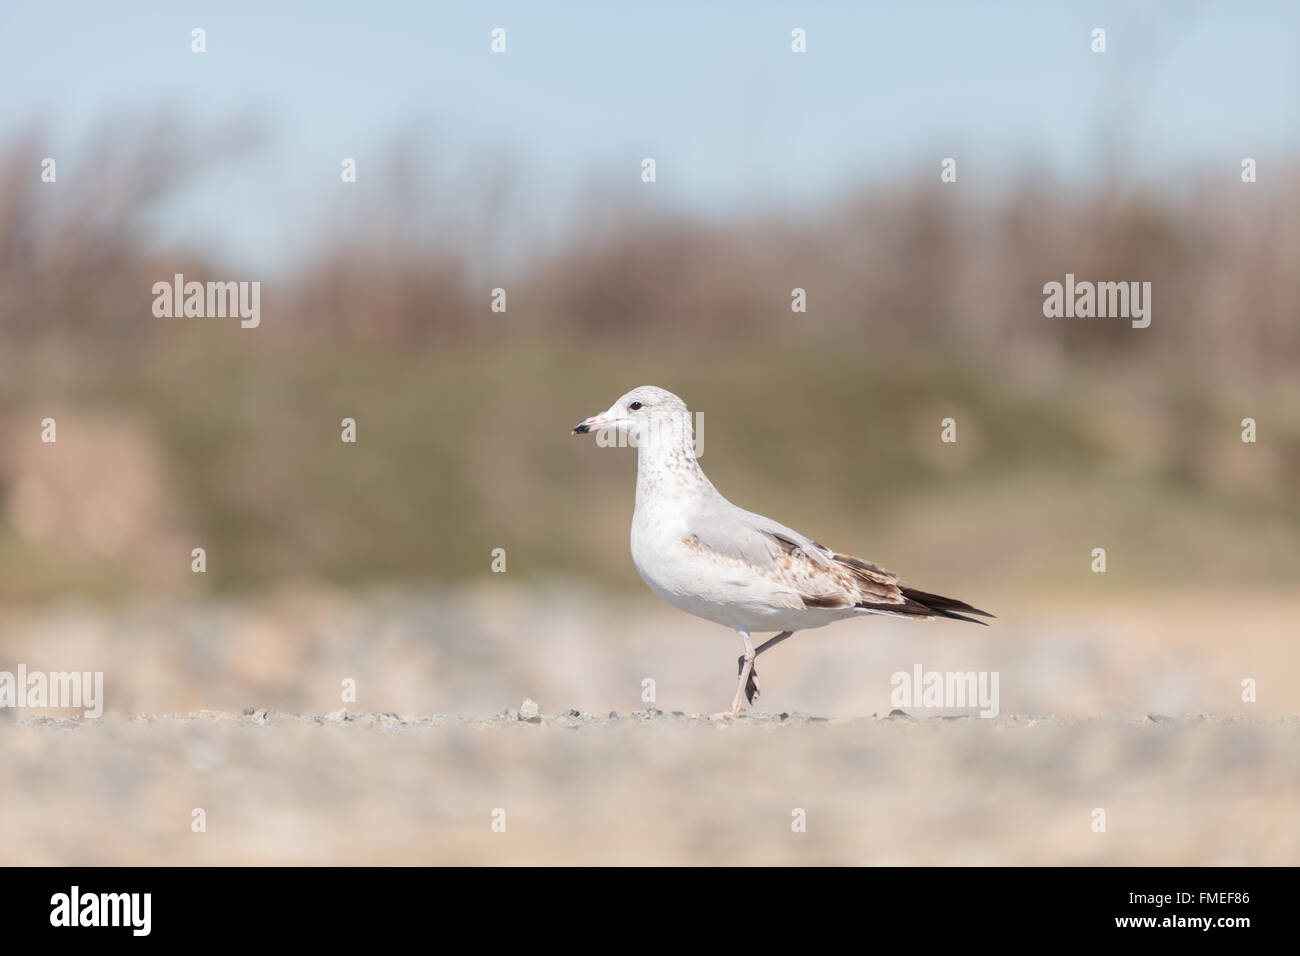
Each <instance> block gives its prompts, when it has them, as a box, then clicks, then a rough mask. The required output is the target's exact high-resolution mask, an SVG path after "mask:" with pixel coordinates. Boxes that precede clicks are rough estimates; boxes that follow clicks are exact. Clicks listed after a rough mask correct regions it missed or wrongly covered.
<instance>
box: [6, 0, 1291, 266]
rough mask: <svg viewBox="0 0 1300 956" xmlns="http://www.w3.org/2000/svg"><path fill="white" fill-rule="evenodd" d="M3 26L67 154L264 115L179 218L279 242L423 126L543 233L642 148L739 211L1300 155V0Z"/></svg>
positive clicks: (659, 189)
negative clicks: (163, 129) (506, 180)
mask: <svg viewBox="0 0 1300 956" xmlns="http://www.w3.org/2000/svg"><path fill="white" fill-rule="evenodd" d="M268 10H269V11H271V12H269V13H268V12H267V11H268ZM4 21H5V22H4V29H3V32H2V33H0V75H2V76H3V77H4V80H5V82H4V83H2V84H0V137H4V138H7V137H9V136H10V135H12V134H13V133H14V131H15V130H19V129H23V128H26V127H30V126H31V125H32V124H33V123H36V124H39V125H40V128H41V129H42V130H43V131H44V133H45V134H47V137H48V140H49V154H50V155H53V156H55V157H56V158H59V160H60V175H61V177H63V176H66V175H93V157H89V156H79V155H78V152H79V151H80V150H81V148H82V147H83V146H84V145H85V143H86V140H85V136H86V134H87V132H88V131H89V130H90V129H91V127H92V126H93V125H94V124H96V123H97V122H103V121H104V120H106V119H109V118H112V117H127V116H135V115H139V116H145V115H148V114H149V113H151V112H153V111H157V110H171V111H172V112H174V113H175V114H177V115H180V116H182V117H184V118H185V119H186V120H187V121H188V122H190V123H192V124H194V125H195V126H199V127H201V126H203V125H205V124H212V125H214V126H217V125H219V124H221V123H222V122H224V121H228V120H230V119H233V118H239V117H252V118H256V119H259V120H261V121H262V122H263V124H264V126H265V128H266V130H267V132H268V140H267V143H266V145H265V146H264V147H262V149H261V151H260V152H258V153H257V154H256V155H255V156H246V157H241V156H237V155H236V156H232V157H231V162H230V163H229V164H228V165H227V166H226V167H223V168H222V169H221V170H216V171H214V172H213V173H212V174H210V175H208V176H205V177H204V178H202V179H200V180H197V181H196V182H195V183H194V184H193V185H192V186H191V188H190V189H189V191H188V193H186V194H184V195H182V196H180V197H178V198H177V200H176V201H175V202H173V203H172V204H171V205H170V206H168V207H167V208H166V209H165V210H164V211H163V212H162V214H161V216H160V222H159V230H160V234H166V235H174V234H180V235H183V236H186V237H193V238H195V239H197V240H198V241H200V242H202V243H205V244H207V245H208V246H210V247H211V248H213V249H215V250H219V251H220V252H222V253H224V254H226V255H228V256H229V257H231V258H233V259H236V260H250V261H259V262H264V263H273V262H274V261H275V260H276V259H277V258H282V257H285V256H291V255H292V254H293V253H294V252H295V251H301V250H302V249H304V248H306V246H307V244H308V243H309V237H310V236H311V235H312V234H313V232H312V230H311V228H310V226H311V225H313V224H319V223H321V222H327V221H329V219H330V216H331V214H332V213H333V211H334V210H335V209H336V207H337V206H338V205H339V204H340V203H348V202H356V201H357V200H356V198H355V196H349V195H347V194H346V193H343V192H341V190H340V184H339V181H338V169H339V165H338V164H339V161H340V159H341V158H342V157H343V156H354V157H356V158H357V160H358V163H359V170H360V175H361V180H362V181H361V182H360V183H358V186H364V185H365V184H366V180H367V177H368V175H373V174H375V173H376V172H377V171H379V170H380V169H381V168H383V167H384V166H385V165H386V164H387V163H388V162H390V161H391V159H392V155H391V154H392V153H393V152H394V149H395V145H396V144H397V143H399V142H401V141H402V139H403V137H409V136H411V135H412V134H416V135H418V136H419V137H420V138H422V139H423V141H424V144H425V146H424V149H425V152H424V153H422V154H421V163H424V161H426V160H427V161H428V162H427V164H425V165H421V164H417V167H416V173H417V175H427V176H429V177H431V178H438V177H441V178H442V179H443V180H445V181H444V182H442V183H438V184H437V185H439V186H441V187H444V189H445V190H447V191H450V192H452V193H455V191H456V189H457V186H458V177H464V176H467V175H470V174H471V173H472V172H473V171H475V170H478V169H482V168H484V166H485V164H486V165H491V164H492V163H493V162H496V161H502V162H506V163H508V164H509V165H510V168H511V169H512V170H513V176H514V179H515V190H514V193H513V195H514V199H512V200H511V202H512V203H517V204H518V209H517V210H514V211H515V212H517V213H518V219H519V222H520V223H521V228H526V229H532V230H541V231H543V232H544V231H546V230H547V229H549V228H552V227H554V225H555V224H556V223H558V222H561V221H562V220H563V217H564V214H565V212H566V210H568V209H570V208H572V205H573V202H574V200H575V198H580V197H581V196H582V193H583V191H584V189H588V188H590V185H591V184H592V183H593V182H605V183H614V184H615V186H616V188H618V187H619V184H624V183H625V185H626V188H627V189H628V190H629V192H630V194H631V192H633V191H635V190H637V189H644V187H642V186H641V184H640V182H639V171H640V159H641V157H642V156H653V157H655V159H656V161H657V163H658V179H659V181H658V182H657V183H656V184H655V187H654V188H655V189H656V192H655V194H654V198H655V201H656V202H664V203H672V204H676V205H679V206H681V207H684V208H688V209H691V210H693V211H696V212H698V213H699V214H701V215H708V216H726V215H731V214H734V213H735V212H737V211H739V210H758V209H766V208H771V207H773V206H786V207H796V208H797V207H806V206H808V205H816V204H819V203H828V202H833V201H834V200H835V198H836V197H837V196H838V195H842V194H844V193H847V192H851V191H853V190H854V189H856V188H858V187H860V186H866V185H871V184H878V183H884V184H890V183H906V182H908V181H909V180H912V179H914V178H916V177H921V176H924V177H932V176H935V175H937V170H938V160H939V159H940V158H941V157H943V156H955V157H957V158H958V162H959V178H960V179H961V181H962V182H964V183H972V184H977V188H978V184H983V183H994V182H998V183H1002V184H1004V185H1005V184H1006V183H1007V181H1008V180H1014V179H1015V178H1016V177H1023V176H1026V175H1036V174H1037V173H1038V172H1040V171H1041V172H1042V173H1043V174H1044V175H1046V174H1047V173H1048V172H1049V171H1050V173H1051V174H1053V175H1055V176H1057V177H1058V178H1061V179H1063V180H1064V181H1066V182H1072V181H1086V180H1089V179H1091V178H1093V177H1095V176H1096V175H1097V174H1098V170H1100V169H1103V168H1105V162H1106V161H1107V157H1110V159H1111V160H1114V161H1117V162H1118V163H1119V164H1120V165H1121V166H1123V167H1124V168H1126V169H1128V170H1130V171H1131V172H1132V173H1133V174H1134V175H1137V176H1139V177H1141V178H1143V179H1146V180H1149V181H1151V182H1168V181H1170V180H1176V179H1177V178H1178V176H1179V175H1180V174H1181V173H1183V172H1184V171H1203V170H1205V169H1207V168H1210V169H1218V168H1223V169H1224V170H1225V171H1226V174H1228V175H1233V174H1234V171H1235V169H1236V168H1237V166H1238V164H1239V162H1240V158H1241V157H1242V156H1246V155H1251V156H1255V157H1256V158H1257V159H1258V160H1259V161H1260V164H1261V167H1262V168H1268V166H1269V164H1271V163H1273V162H1274V161H1277V162H1281V161H1283V160H1284V159H1286V158H1289V157H1293V156H1294V155H1296V153H1297V152H1298V151H1300V150H1298V147H1300V66H1298V65H1297V64H1298V63H1300V57H1297V55H1296V50H1297V46H1298V42H1297V41H1298V40H1300V4H1296V3H1286V2H1276V3H1251V2H1239V3H1229V2H1222V3H1196V2H1168V3H1157V2H1117V3H1068V2H1049V0H1042V2H1023V3H973V2H972V3H939V2H935V3H926V2H900V3H889V4H885V3H878V4H870V3H809V4H793V3H784V4H782V3H754V2H749V3H709V2H696V3H672V2H662V3H655V4H631V3H571V4H563V3H553V2H545V3H544V2H531V3H497V4H493V3H470V2H433V0H430V2H420V3H336V2H316V3H294V4H289V3H279V4H277V3H241V2H222V3H181V2H177V0H169V2H137V3H132V2H125V3H118V4H108V3H104V2H102V0H80V2H68V3H61V4H57V5H55V4H50V3H32V2H26V0H19V2H13V0H9V2H7V3H6V12H5V17H4ZM195 26H202V27H203V28H205V29H206V31H207V45H208V52H207V53H205V54H203V55H196V54H194V53H192V52H191V51H190V30H191V29H192V28H193V27H195ZM796 26H798V27H803V28H804V29H806V30H807V33H808V52H807V54H804V55H796V54H793V53H791V51H790V31H791V29H792V28H794V27H796ZM1097 26H1101V27H1104V28H1105V29H1106V30H1107V44H1108V51H1107V52H1106V53H1105V54H1101V55H1098V54H1094V53H1092V52H1091V51H1090V49H1089V43H1090V32H1091V30H1092V28H1093V27H1097ZM494 27H503V28H505V29H506V31H507V44H508V52H507V53H506V54H505V55H494V54H493V53H491V52H490V50H489V43H490V31H491V30H492V28H494ZM637 195H639V196H644V195H645V194H644V192H642V193H640V194H637ZM512 208H513V207H512ZM505 214H506V215H512V214H513V212H512V211H509V210H508V211H507V212H506V213H505ZM525 223H527V224H528V225H526V226H524V225H523V224H525Z"/></svg>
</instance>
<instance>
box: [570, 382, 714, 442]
mask: <svg viewBox="0 0 1300 956" xmlns="http://www.w3.org/2000/svg"><path fill="white" fill-rule="evenodd" d="M689 428H690V412H688V411H687V410H686V403H685V402H683V401H682V400H681V399H680V398H678V397H677V396H676V395H674V394H673V393H672V392H670V391H668V390H667V389H663V388H657V387H655V386H654V385H640V386H638V387H636V388H634V389H632V391H630V392H627V393H626V394H624V395H620V396H619V397H618V400H617V401H615V402H614V404H613V405H611V406H609V408H607V409H605V411H603V412H601V413H600V414H599V415H592V416H591V417H590V418H584V419H583V420H582V421H580V422H578V424H577V425H575V426H574V427H573V434H575V435H585V434H587V433H588V432H601V431H605V432H606V433H607V434H611V435H620V436H626V438H627V439H628V440H629V441H630V442H631V443H632V444H640V443H643V442H645V441H647V440H648V439H650V438H651V437H653V436H655V435H661V434H672V435H680V434H682V433H683V430H685V432H684V433H685V434H687V435H689V434H690V432H689Z"/></svg>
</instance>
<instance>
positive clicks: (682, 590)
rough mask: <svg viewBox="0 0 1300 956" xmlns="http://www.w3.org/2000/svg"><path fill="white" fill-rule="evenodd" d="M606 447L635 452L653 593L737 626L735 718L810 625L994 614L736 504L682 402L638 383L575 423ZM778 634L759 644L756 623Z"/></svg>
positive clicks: (646, 574) (643, 551)
mask: <svg viewBox="0 0 1300 956" xmlns="http://www.w3.org/2000/svg"><path fill="white" fill-rule="evenodd" d="M592 432H595V433H597V434H598V442H599V443H600V444H617V445H631V446H634V447H635V448H636V449H637V472H636V508H635V510H634V512H633V514H632V563H633V564H634V565H635V566H636V570H637V573H638V574H640V575H641V578H642V580H644V581H645V583H646V584H647V585H648V586H649V587H650V590H651V591H653V592H654V593H655V594H656V595H658V596H659V597H660V598H662V599H663V600H664V601H666V602H668V603H669V604H671V605H672V606H673V607H675V608H678V609H679V610H682V611H686V612H687V613H689V614H694V615H695V616H697V617H702V618H704V619H705V620H707V621H713V622H714V623H716V624H721V625H723V626H725V627H729V628H732V629H733V630H734V631H736V633H737V634H739V635H740V637H741V639H742V640H743V641H744V643H745V652H744V653H743V654H742V655H741V656H740V657H739V658H738V659H737V667H738V670H739V673H740V680H739V684H738V686H737V687H736V697H735V700H733V701H732V704H731V715H732V716H733V717H734V716H737V715H739V714H740V712H741V711H742V710H743V709H744V705H743V704H742V700H743V701H745V702H747V703H748V704H750V705H751V706H752V705H753V703H754V701H755V699H757V697H758V695H759V692H760V691H761V687H760V685H759V682H758V672H757V670H756V669H755V666H754V665H755V662H756V661H757V658H758V655H760V654H762V653H763V652H764V651H766V650H768V649H770V648H772V647H775V646H776V645H777V644H779V643H781V642H782V641H784V640H786V639H787V638H789V637H791V636H793V635H794V633H795V632H796V631H803V630H807V629H809V628H814V627H825V626H826V625H827V624H832V623H834V622H835V621H843V620H847V619H848V618H853V617H859V616H861V615H863V614H887V615H890V616H892V617H905V618H910V619H912V620H918V621H929V620H933V619H935V618H950V619H952V620H956V621H968V622H970V623H972V624H983V623H984V622H983V621H979V620H976V619H975V618H973V617H968V616H967V615H970V614H976V615H980V616H982V617H993V615H992V614H989V613H988V612H987V611H981V610H979V609H978V608H974V607H971V606H970V605H969V604H966V603H965V602H963V601H958V600H955V599H954V598H947V597H942V596H940V595H938V594H930V593H928V592H926V591H920V590H917V589H916V588H912V587H907V586H906V585H903V584H900V583H899V580H898V575H896V574H892V573H890V572H889V571H886V570H885V569H884V568H882V567H879V566H878V565H875V564H871V563H870V562H868V561H863V560H862V559H860V558H855V557H853V556H852V555H848V554H840V553H839V552H836V551H832V550H831V549H830V548H827V547H826V546H825V545H822V544H819V543H818V542H816V541H814V540H813V539H812V538H809V537H807V536H805V535H802V534H800V533H799V532H798V531H795V530H793V529H792V528H787V527H786V526H785V525H783V524H778V523H777V522H775V521H773V520H772V519H771V518H765V517H764V516H763V515H760V514H755V513H754V512H752V511H746V510H745V509H743V508H740V507H737V506H736V505H733V504H732V503H731V502H730V501H728V500H727V499H726V498H724V497H722V495H721V494H720V493H719V492H718V489H716V488H715V487H713V483H712V482H711V481H709V479H708V478H707V477H705V474H704V471H703V469H701V468H700V464H699V462H698V461H697V460H696V455H695V448H694V442H693V438H692V435H693V430H692V428H691V414H690V412H689V411H688V410H687V408H686V403H685V402H683V401H682V400H681V399H680V398H678V397H677V396H676V395H674V394H673V393H672V392H669V391H667V390H665V389H662V388H657V387H655V386H653V385H642V386H640V387H638V388H634V389H632V391H630V392H628V393H627V394H625V395H623V396H622V397H621V398H619V399H618V401H616V402H614V404H613V405H611V406H610V407H609V408H608V409H607V410H606V411H604V412H601V413H600V414H599V415H593V416H592V417H590V418H587V419H584V420H583V421H581V422H579V423H578V424H577V425H576V426H575V427H574V429H573V434H575V435H585V434H588V433H592ZM754 631H757V632H763V633H765V632H768V631H776V632H777V634H776V636H775V637H773V638H770V639H769V640H767V641H765V642H764V643H762V644H760V645H759V646H758V647H757V648H755V647H754V645H753V643H752V642H751V640H750V634H751V632H754Z"/></svg>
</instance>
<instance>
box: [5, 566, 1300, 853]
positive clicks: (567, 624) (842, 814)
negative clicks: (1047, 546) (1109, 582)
mask: <svg viewBox="0 0 1300 956" xmlns="http://www.w3.org/2000/svg"><path fill="white" fill-rule="evenodd" d="M1105 586H1106V584H1105V582H1097V583H1095V587H1097V588H1104V587H1105ZM989 598H990V599H989V601H988V604H987V606H989V607H991V608H993V609H995V610H996V611H997V612H998V613H999V618H998V620H997V621H996V622H995V624H994V626H992V627H987V628H979V627H973V626H970V625H961V624H953V623H952V622H933V623H924V624H916V623H913V622H907V621H890V620H888V619H878V620H866V621H861V622H859V621H853V622H846V623H844V624H842V625H836V626H835V627H832V628H827V629H824V630H821V631H812V632H806V633H804V634H800V635H798V636H796V638H794V639H793V640H790V641H787V642H786V643H784V644H782V645H780V646H779V647H777V648H775V649H774V650H773V651H772V652H771V653H770V654H767V655H764V656H763V657H762V658H761V668H760V673H761V675H762V679H763V687H764V693H763V697H762V698H761V700H760V701H759V704H760V709H761V710H763V711H766V712H767V713H768V714H769V715H771V716H767V717H745V718H742V719H740V720H738V721H734V722H733V721H722V720H713V719H710V718H709V717H707V716H698V717H692V716H689V715H691V714H697V713H703V714H709V713H711V712H713V711H717V710H721V709H723V708H725V707H726V706H727V705H728V704H729V703H730V700H731V696H732V693H733V691H734V686H735V685H734V681H735V674H736V656H737V654H738V653H739V652H740V646H739V641H737V640H736V638H735V636H734V635H732V634H730V633H728V632H727V631H726V630H725V629H723V628H718V627H716V626H714V625H711V624H708V623H707V622H704V621H698V620H695V619H693V618H689V617H687V616H686V615H682V614H679V613H678V612H675V611H673V610H672V609H671V608H667V607H665V606H662V605H660V604H659V603H658V602H656V601H655V600H654V599H653V598H652V597H648V596H647V597H645V598H634V597H627V598H610V597H608V596H604V595H601V594H599V593H595V592H593V591H591V590H590V589H585V590H584V589H582V588H579V587H576V586H572V585H564V586H559V585H557V586H556V587H554V588H550V589H543V590H540V591H534V590H523V589H519V590H515V589H510V588H507V587H504V586H494V587H491V588H484V589H481V590H465V591H461V592H456V593H451V594H397V593H386V594H375V595H370V596H356V595H353V596H348V597H343V596H339V595H336V594H332V593H329V592H326V593H323V594H322V593H318V592H310V591H304V592H301V593H297V594H292V593H282V594H279V595H277V596H275V597H274V598H272V599H268V600H261V601H257V602H249V603H237V602H220V603H217V602H207V603H204V602H199V603H190V604H184V603H177V604H158V605H129V606H123V607H121V608H105V607H94V606H87V605H72V604H69V605H58V606H53V607H48V608H39V609H31V610H28V611H23V610H15V609H12V608H9V609H0V670H12V669H14V668H15V667H16V666H17V665H18V664H19V663H22V664H23V665H25V666H26V667H27V668H28V670H29V671H31V670H36V669H41V670H46V671H62V670H81V671H86V670H89V671H102V672H103V674H104V696H105V709H104V716H103V717H102V718H100V719H97V720H90V719H84V718H83V719H70V718H69V712H67V711H57V710H48V711H41V710H31V709H23V710H14V709H9V708H0V754H3V755H4V761H5V769H6V774H5V780H4V783H3V784H0V862H3V863H28V864H119V863H142V864H154V863H182V864H184V863H193V864H222V863H306V864H327V863H412V864H417V863H465V864H494V863H629V864H630V863H653V864H669V863H689V864H710V863H776V864H789V863H843V864H859V863H861V864H928V863H935V864H941V863H942V864H975V863H1007V864H1057V863H1088V864H1092V863H1096V864H1102V863H1112V864H1158V863H1167V864H1260V863H1269V864H1289V865H1294V864H1296V863H1300V816H1298V815H1297V814H1296V812H1295V811H1296V807H1297V806H1300V758H1298V757H1297V754H1298V753H1300V723H1297V718H1296V717H1295V716H1294V715H1296V714H1298V713H1300V653H1298V651H1297V643H1298V642H1297V641H1296V639H1295V624H1294V622H1295V621H1296V620H1300V597H1297V596H1296V595H1291V594H1271V595H1269V594H1263V595H1252V596H1251V598H1250V599H1249V600H1241V599H1239V597H1238V596H1233V597H1231V598H1228V599H1224V600H1222V601H1220V602H1218V603H1214V602H1213V601H1211V600H1210V599H1209V598H1207V597H1206V596H1205V595H1203V594H1200V593H1198V592H1189V593H1185V594H1171V595H1149V594H1148V595H1140V596H1135V597H1133V598H1131V599H1129V598H1125V597H1124V596H1123V595H1121V594H1109V593H1106V592H1102V591H1099V592H1098V594H1097V595H1095V597H1089V598H1088V599H1087V600H1080V599H1079V597H1078V595H1075V596H1074V600H1072V601H1065V600H1060V599H1052V598H1051V597H1050V596H1043V597H1040V598H1036V599H1035V600H1034V601H1033V602H1030V601H1028V600H1027V599H1025V598H1023V597H1021V596H1017V595H1015V594H1004V595H990V596H989ZM983 599H984V595H981V603H983ZM917 665H920V666H923V667H924V668H925V669H927V670H939V671H945V670H953V671H962V672H965V671H971V670H974V671H989V672H997V673H999V675H1000V716H998V717H996V718H993V719H981V718H979V717H977V716H974V714H975V712H974V711H973V710H972V709H970V708H965V709H962V708H956V709H952V710H944V709H942V708H939V709H925V708H919V707H915V706H907V707H905V708H904V709H905V710H907V711H908V712H909V713H910V715H911V716H910V717H908V718H904V717H894V718H890V717H889V716H888V715H889V714H890V713H891V711H892V710H893V709H894V708H895V706H896V705H895V702H894V701H892V700H891V696H890V695H891V691H892V689H893V688H892V686H891V675H893V674H894V673H896V672H899V671H907V672H910V671H911V670H912V669H913V668H914V667H915V666H917ZM1243 680H1251V681H1254V682H1255V685H1256V687H1257V699H1256V700H1255V701H1253V702H1246V701H1243V699H1242V681H1243ZM647 681H652V682H653V690H654V698H653V700H650V699H649V697H648V691H647V690H646V687H647V684H646V682H647ZM348 682H355V687H356V698H355V700H351V701H344V700H343V699H342V694H341V690H340V689H341V687H342V686H344V685H345V684H346V683H348ZM525 697H532V698H535V699H536V700H537V701H539V702H540V703H541V710H542V711H543V712H544V713H545V714H546V715H549V716H546V717H545V718H543V719H541V720H539V721H538V722H536V723H533V722H531V721H527V720H520V719H518V718H519V714H518V713H517V712H511V711H509V710H506V709H505V708H507V707H513V708H516V709H518V708H520V706H521V701H523V699H524V698H525ZM344 707H346V708H347V709H348V711H351V713H345V712H344V711H343V710H342V708H344ZM570 707H571V708H573V711H570V710H569V708H570ZM246 710H247V711H248V712H247V713H245V711H246ZM611 711H617V712H618V713H619V714H621V715H622V716H620V717H618V718H616V719H615V718H610V717H609V716H608V715H609V713H610V712H611ZM674 712H678V714H675V713H674ZM783 712H784V713H786V714H789V715H790V716H788V717H786V718H784V719H782V718H781V717H780V716H779V715H780V714H781V713H783ZM435 713H439V714H446V715H458V714H459V715H472V716H474V717H477V718H479V719H466V718H462V717H457V716H443V717H430V716H407V715H429V714H435ZM295 714H314V715H325V716H309V717H299V716H294V715H295ZM494 714H495V715H497V716H495V717H489V716H488V715H494ZM803 714H818V715H822V716H824V717H826V718H829V719H826V720H818V719H813V718H809V717H805V716H802V715H803ZM1023 714H1038V715H1043V716H1041V717H1037V718H1027V717H1021V716H1012V715H1023ZM1211 714H1212V715H1214V716H1189V715H1211ZM398 715H403V716H398ZM859 715H861V716H859ZM873 715H878V716H873ZM195 808H201V809H202V810H203V811H204V813H205V816H206V832H202V833H197V832H193V831H192V830H191V821H192V811H193V810H194V809H195ZM497 809H501V810H504V812H505V822H506V826H505V831H504V832H494V831H493V829H492V823H493V812H494V810H497ZM800 809H801V810H803V811H805V814H806V824H807V825H806V832H795V831H794V830H793V829H792V822H795V820H796V817H795V816H792V814H794V813H795V811H796V810H800ZM1097 809H1100V810H1103V811H1104V812H1105V822H1106V829H1105V832H1094V830H1093V821H1094V810H1097Z"/></svg>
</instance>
